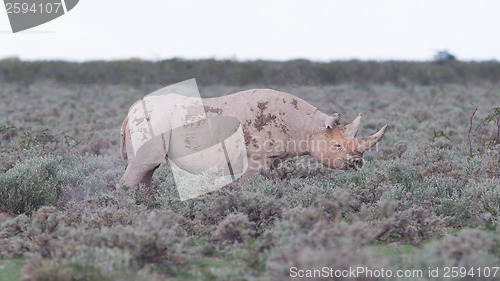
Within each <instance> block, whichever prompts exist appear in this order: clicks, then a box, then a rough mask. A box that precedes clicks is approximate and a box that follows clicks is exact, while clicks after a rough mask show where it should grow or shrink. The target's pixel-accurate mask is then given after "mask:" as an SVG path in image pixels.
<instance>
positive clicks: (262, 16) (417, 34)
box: [0, 0, 500, 62]
mask: <svg viewBox="0 0 500 281" xmlns="http://www.w3.org/2000/svg"><path fill="white" fill-rule="evenodd" d="M498 11H500V2H497V1H492V0H482V1H468V0H460V1H451V0H445V1H439V2H435V1H429V0H426V1H418V2H416V1H409V0H383V1H367V0H355V1H349V2H345V1H323V0H316V1H308V2H305V1H284V0H279V1H273V2H266V1H252V2H243V3H235V2H231V1H228V0H220V1H211V2H201V1H183V2H181V1H152V0H146V1H142V2H137V1H131V0H124V1H117V0H110V1H105V2H104V1H97V0H82V1H80V2H79V4H78V5H77V6H76V7H75V8H74V9H72V10H71V11H69V12H68V13H67V14H65V15H63V16H61V17H60V18H57V19H55V20H53V21H51V22H48V23H46V24H43V25H41V26H37V27H35V28H32V29H29V30H27V31H23V32H19V33H16V34H13V33H12V32H11V29H10V25H9V21H8V17H7V14H6V11H5V7H4V6H3V5H2V8H1V9H0V43H1V44H0V59H2V58H8V57H19V58H20V59H21V60H28V61H31V60H66V61H77V62H83V61H93V60H121V59H130V58H139V59H142V60H150V61H158V60H165V59H172V58H179V59H186V60H196V59H217V60H223V59H231V60H236V61H249V60H271V61H288V60H294V59H305V60H310V61H317V62H329V61H345V60H363V61H365V60H374V61H429V60H432V58H433V56H434V55H435V54H436V52H437V51H440V50H447V51H449V52H450V53H451V54H453V55H455V56H456V58H457V59H458V60H461V61H491V60H497V61H498V60H500V39H499V38H498V37H497V36H495V34H496V33H497V31H498V30H500V17H498V16H497V13H498Z"/></svg>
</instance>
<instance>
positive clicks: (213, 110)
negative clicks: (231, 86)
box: [203, 105, 222, 115]
mask: <svg viewBox="0 0 500 281" xmlns="http://www.w3.org/2000/svg"><path fill="white" fill-rule="evenodd" d="M203 108H204V109H205V113H207V114H208V113H209V112H210V113H215V114H217V115H222V108H218V107H211V106H208V105H204V106H203Z"/></svg>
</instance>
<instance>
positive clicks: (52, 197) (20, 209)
mask: <svg viewBox="0 0 500 281" xmlns="http://www.w3.org/2000/svg"><path fill="white" fill-rule="evenodd" d="M61 160H62V157H60V156H53V155H47V156H42V157H37V158H32V159H28V160H26V161H23V162H20V163H18V164H16V165H15V166H14V167H13V168H12V169H10V170H8V171H7V172H6V173H3V174H0V197H1V198H2V202H1V203H2V205H1V206H0V212H8V213H10V214H16V215H17V214H22V213H28V214H29V213H31V212H32V211H36V210H37V209H38V208H40V207H41V206H43V205H52V204H56V203H57V201H58V199H59V198H60V197H61V196H62V187H61V180H62V177H61V174H60V172H59V169H58V166H59V162H61Z"/></svg>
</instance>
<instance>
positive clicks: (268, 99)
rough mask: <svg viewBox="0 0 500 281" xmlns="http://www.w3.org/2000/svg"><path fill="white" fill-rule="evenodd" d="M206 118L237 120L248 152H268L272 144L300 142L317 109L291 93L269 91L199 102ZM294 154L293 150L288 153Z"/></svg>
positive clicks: (243, 93)
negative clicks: (215, 117) (263, 148)
mask: <svg viewBox="0 0 500 281" xmlns="http://www.w3.org/2000/svg"><path fill="white" fill-rule="evenodd" d="M203 106H204V108H205V112H206V114H207V116H214V115H222V116H230V117H235V118H237V119H238V120H239V121H240V123H241V124H242V127H243V133H244V136H245V144H246V146H247V147H249V148H250V149H252V148H253V149H257V148H262V145H266V146H270V147H266V149H267V150H272V146H273V142H279V141H300V140H301V139H304V138H306V137H307V135H308V131H309V130H310V129H311V128H310V125H311V120H312V119H313V118H314V117H313V115H314V114H315V113H316V112H317V108H316V107H314V106H312V105H311V104H309V103H307V102H305V101H304V100H302V99H300V98H298V97H295V96H293V95H291V94H288V93H284V92H279V91H275V90H269V89H257V90H247V91H242V92H238V93H235V94H232V95H228V96H222V97H217V98H210V99H203ZM289 152H291V153H294V152H293V151H289Z"/></svg>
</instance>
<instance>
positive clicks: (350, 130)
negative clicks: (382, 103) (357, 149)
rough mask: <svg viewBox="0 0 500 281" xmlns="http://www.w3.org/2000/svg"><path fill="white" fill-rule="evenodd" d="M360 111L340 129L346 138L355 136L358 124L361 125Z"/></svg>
mask: <svg viewBox="0 0 500 281" xmlns="http://www.w3.org/2000/svg"><path fill="white" fill-rule="evenodd" d="M362 117H363V116H362V115H361V113H360V114H358V117H356V119H354V120H352V122H351V123H349V124H347V125H346V126H345V127H344V128H342V129H341V130H340V131H342V134H344V137H346V138H355V137H356V134H357V133H358V130H359V126H360V125H361V119H362Z"/></svg>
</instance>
